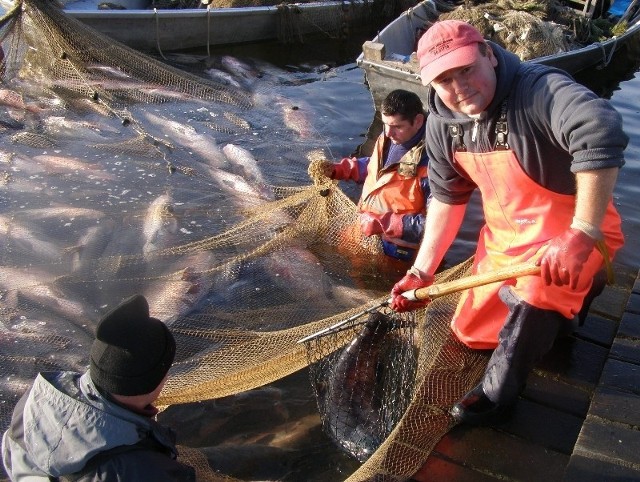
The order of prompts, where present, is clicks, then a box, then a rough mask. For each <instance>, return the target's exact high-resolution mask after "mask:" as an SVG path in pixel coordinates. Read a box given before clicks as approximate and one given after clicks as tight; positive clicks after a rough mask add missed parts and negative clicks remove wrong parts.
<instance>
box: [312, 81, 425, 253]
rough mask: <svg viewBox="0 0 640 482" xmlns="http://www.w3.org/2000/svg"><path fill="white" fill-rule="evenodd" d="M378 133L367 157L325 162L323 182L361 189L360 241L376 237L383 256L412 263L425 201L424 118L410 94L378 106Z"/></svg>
mask: <svg viewBox="0 0 640 482" xmlns="http://www.w3.org/2000/svg"><path fill="white" fill-rule="evenodd" d="M380 110H381V117H382V123H383V124H384V129H383V132H382V133H381V134H380V136H379V137H378V139H377V140H376V143H375V146H374V147H373V153H372V154H371V156H370V157H361V158H355V157H345V158H344V159H342V160H341V161H340V162H338V163H331V162H329V161H326V164H325V165H324V170H325V174H326V175H327V177H330V178H331V179H336V180H345V181H346V180H351V181H355V182H357V183H360V184H364V186H363V189H362V195H361V197H360V201H359V202H358V211H359V212H360V228H361V231H362V234H364V235H365V236H372V235H374V234H378V235H380V236H381V238H382V244H383V248H384V252H385V254H386V255H388V256H391V257H393V258H396V259H400V260H403V261H412V260H413V259H414V257H415V253H416V250H417V247H418V245H419V244H420V239H421V238H422V233H423V231H424V218H425V212H426V206H427V200H428V198H429V182H428V178H427V175H428V173H427V169H428V161H429V160H428V157H427V152H426V150H425V146H424V126H425V119H426V114H425V112H424V108H423V106H422V101H421V100H420V97H418V96H417V95H416V94H415V93H413V92H408V91H406V90H401V89H398V90H394V91H392V92H390V93H389V94H388V95H387V97H386V98H385V99H384V101H383V102H382V106H381V108H380Z"/></svg>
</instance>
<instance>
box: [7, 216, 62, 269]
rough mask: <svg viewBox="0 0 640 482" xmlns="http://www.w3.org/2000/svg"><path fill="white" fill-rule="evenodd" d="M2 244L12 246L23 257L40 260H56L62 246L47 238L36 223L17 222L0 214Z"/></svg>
mask: <svg viewBox="0 0 640 482" xmlns="http://www.w3.org/2000/svg"><path fill="white" fill-rule="evenodd" d="M2 238H4V243H3V244H4V245H5V247H6V246H13V249H17V250H19V251H20V253H21V255H22V256H24V257H30V258H33V259H36V260H41V261H50V262H51V261H58V260H59V259H60V256H61V255H62V248H61V247H60V246H58V245H56V244H55V243H53V242H51V241H49V240H47V236H46V235H45V234H44V233H42V232H40V230H39V229H38V228H37V226H36V225H30V224H29V223H23V222H19V221H17V220H15V219H12V218H10V217H9V216H6V215H0V239H2Z"/></svg>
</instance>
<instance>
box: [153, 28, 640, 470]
mask: <svg viewBox="0 0 640 482" xmlns="http://www.w3.org/2000/svg"><path fill="white" fill-rule="evenodd" d="M366 38H369V37H362V38H358V39H354V40H353V41H352V42H350V43H349V44H348V45H341V44H337V43H335V42H327V41H326V40H321V41H319V42H316V43H314V42H309V43H308V44H306V45H304V46H303V47H300V46H299V45H298V46H291V47H283V46H282V45H278V44H275V43H274V44H265V45H261V46H250V47H247V46H245V47H238V48H233V49H225V50H224V51H221V50H213V51H211V58H205V55H204V53H203V52H190V53H188V54H181V55H167V61H168V62H170V63H171V64H172V65H177V66H180V67H181V68H184V69H186V70H190V71H193V72H196V73H198V74H201V75H205V73H204V71H205V70H206V69H207V68H210V67H211V65H212V62H214V63H215V61H216V59H219V57H220V56H221V55H227V56H231V57H233V58H236V59H237V60H238V61H239V62H241V63H243V64H246V65H255V64H258V63H259V65H260V66H261V68H262V71H263V73H264V74H265V75H264V77H263V78H258V79H257V80H256V81H255V82H256V84H255V89H256V91H258V92H260V89H261V88H264V89H265V91H266V90H269V89H271V90H273V86H274V84H276V85H277V89H278V91H279V92H280V93H283V94H285V95H286V97H287V99H289V100H290V101H291V102H295V103H296V104H298V105H299V106H304V108H301V109H300V110H299V112H300V113H301V114H304V115H305V116H306V117H305V118H304V119H303V122H302V123H301V124H298V126H299V127H300V128H301V129H302V130H301V135H304V129H311V130H312V132H311V133H310V136H309V137H310V138H312V139H314V140H317V143H318V145H317V146H311V147H315V148H319V149H323V150H324V151H325V152H326V153H327V155H328V157H331V158H333V159H339V158H341V157H343V156H346V155H351V154H353V153H355V152H356V151H358V149H359V146H361V145H362V144H363V143H365V142H366V141H367V139H368V137H367V136H368V133H369V131H374V130H375V129H372V128H371V127H372V124H373V123H374V115H375V111H374V107H373V103H372V99H371V96H370V94H369V91H368V89H367V86H366V83H365V79H364V74H363V72H362V71H361V70H360V69H359V68H358V67H357V66H356V65H355V58H356V57H357V55H358V53H359V51H360V45H361V44H362V41H364V40H365V39H366ZM622 64H623V66H626V70H625V69H622V70H620V71H617V72H616V75H617V76H618V79H622V78H624V79H625V80H623V81H621V82H620V84H619V88H618V87H617V86H616V81H615V79H613V80H612V79H607V78H605V77H604V76H603V75H602V73H601V72H596V73H594V74H591V78H590V79H589V80H591V81H593V80H597V81H599V82H598V84H599V87H598V89H599V91H602V92H603V95H610V94H611V93H612V101H613V103H614V105H615V106H616V108H618V109H619V111H620V112H621V113H622V115H623V116H624V119H625V127H626V130H627V132H628V134H629V136H630V138H631V141H630V145H629V148H628V150H627V165H626V166H625V167H624V169H623V170H622V171H621V174H620V182H619V183H618V186H617V188H616V192H615V201H616V204H617V206H618V208H619V209H620V212H621V214H622V217H623V222H624V225H623V229H624V231H625V233H626V235H627V244H626V246H625V247H624V248H623V249H622V250H621V252H620V253H619V256H618V258H617V261H618V262H619V263H622V264H624V265H629V266H632V267H637V266H640V252H639V250H638V239H639V232H638V231H639V230H640V219H639V215H638V210H637V209H636V208H635V205H634V203H635V202H636V199H637V198H638V192H637V191H638V190H639V189H640V187H638V186H640V165H639V163H638V160H637V158H638V154H639V152H640V135H638V134H639V133H640V132H639V131H640V106H639V104H638V101H637V99H638V98H640V76H637V75H635V76H634V71H635V67H633V66H634V65H637V63H635V60H629V59H622ZM269 66H271V67H273V68H269ZM629 66H631V69H630V70H631V72H628V70H629ZM595 88H596V87H594V89H595ZM274 116H275V114H274ZM263 121H264V122H266V123H268V122H269V119H268V117H265V118H264V119H263ZM371 135H374V133H373V132H372V133H371ZM241 141H242V142H240V140H239V143H241V144H243V145H247V146H246V147H251V148H253V149H255V150H256V151H260V150H261V149H265V150H269V149H273V145H272V138H269V137H268V136H261V135H259V131H256V134H254V133H253V131H252V132H251V135H250V136H249V137H246V138H243V139H241ZM248 144H250V146H248ZM283 152H290V151H287V150H286V149H285V150H283ZM307 164H308V160H307V159H306V158H304V157H300V158H295V157H293V156H291V155H286V154H283V155H282V156H274V157H273V161H272V162H270V163H269V168H268V172H265V173H264V175H265V177H266V178H267V180H268V181H269V182H270V183H272V184H275V185H295V184H301V183H303V184H308V183H309V179H308V176H307V174H306V167H307ZM344 188H345V190H346V191H347V192H348V193H349V194H350V195H352V196H353V197H354V198H355V197H357V196H358V194H359V189H358V188H356V187H354V186H348V185H345V186H344ZM479 214H480V211H479V209H478V208H477V206H474V207H472V208H471V209H469V212H468V219H467V221H466V222H465V225H464V229H463V230H462V232H461V236H460V238H459V240H458V241H457V242H456V243H455V244H454V246H453V248H452V250H451V252H450V253H449V255H448V256H447V261H448V262H449V263H451V264H452V263H456V262H458V261H461V260H463V259H465V258H466V257H468V256H469V255H470V254H471V252H472V251H473V248H474V241H475V236H476V230H477V226H478V224H479V221H480V219H479ZM160 418H161V421H162V422H164V423H167V424H170V425H172V426H174V428H175V429H176V431H177V433H178V442H179V443H180V444H183V445H187V446H193V447H208V449H207V451H208V454H209V456H210V458H211V460H213V461H215V462H214V463H215V465H216V468H218V469H219V470H220V471H222V472H224V473H229V474H233V475H236V476H237V477H240V478H242V479H244V480H286V481H308V482H312V481H318V482H320V481H337V480H343V479H344V478H346V477H347V476H348V475H349V474H350V473H352V472H353V471H354V470H355V469H356V468H357V466H358V464H357V462H355V461H354V460H352V459H351V458H349V457H348V456H346V455H345V454H344V453H342V452H341V451H340V450H339V449H338V448H337V447H335V446H334V445H333V444H332V443H331V442H330V441H329V439H328V438H327V437H325V436H324V435H323V433H322V431H321V429H320V426H319V417H318V413H317V407H316V404H315V400H314V397H313V394H312V392H311V387H310V384H309V380H308V377H307V373H306V371H305V370H303V371H301V372H299V373H296V374H294V375H292V376H289V377H287V378H285V379H283V380H280V381H278V382H277V383H274V384H272V385H269V386H266V387H261V388H259V389H256V390H252V391H250V392H247V393H244V394H240V395H238V396H234V397H228V398H225V399H220V400H213V401H206V402H199V403H194V404H187V405H182V406H174V407H170V408H169V409H168V410H166V411H165V412H163V413H162V414H161V416H160Z"/></svg>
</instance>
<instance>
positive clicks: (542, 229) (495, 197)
mask: <svg viewBox="0 0 640 482" xmlns="http://www.w3.org/2000/svg"><path fill="white" fill-rule="evenodd" d="M454 158H455V162H457V163H458V164H459V165H460V166H461V167H462V168H463V169H464V171H466V173H467V174H468V176H469V177H470V178H471V179H472V180H473V181H474V182H475V183H476V184H477V186H478V188H479V189H480V192H481V194H482V204H483V210H484V217H485V225H484V226H483V227H482V229H481V231H480V236H479V240H478V246H477V249H476V254H475V260H474V266H473V272H474V273H485V272H489V271H492V270H495V269H498V268H501V267H504V266H508V265H513V264H516V263H521V262H524V261H535V260H537V259H538V258H539V257H540V256H541V255H542V253H544V251H545V248H546V246H547V245H548V243H549V241H550V240H551V239H552V238H554V237H556V236H558V235H560V234H561V233H562V232H563V231H565V230H566V229H568V228H569V226H570V224H571V221H572V218H573V214H574V211H575V196H573V195H565V194H558V193H555V192H552V191H549V190H548V189H545V188H544V187H542V186H540V185H539V184H537V183H536V182H534V181H533V180H531V179H530V178H529V176H527V174H526V173H525V172H524V171H523V170H522V167H521V166H520V163H519V162H518V160H517V158H516V156H515V154H514V153H513V151H511V150H496V151H493V152H489V153H470V152H456V153H455V154H454ZM601 230H602V233H603V234H604V242H605V244H606V246H607V248H608V251H609V255H610V256H611V257H613V255H614V253H615V252H616V251H617V250H618V249H619V248H620V247H621V246H622V245H623V243H624V239H623V235H622V231H621V220H620V216H619V215H618V213H617V211H616V210H615V208H614V206H613V203H612V202H611V201H610V202H609V205H608V207H607V211H606V215H605V218H604V221H603V223H602V226H601ZM603 262H604V260H603V257H602V255H601V254H600V252H599V251H598V250H594V251H593V253H592V254H591V256H590V257H589V259H588V260H587V262H586V263H585V265H584V267H583V270H582V274H581V276H580V280H579V283H578V286H577V288H576V289H575V290H571V289H570V288H569V287H568V286H556V285H551V286H546V285H545V283H544V281H543V280H542V278H541V277H539V276H523V277H520V278H517V279H515V280H509V281H505V282H500V283H492V284H489V285H486V286H484V287H477V288H473V289H471V290H468V291H466V292H465V293H463V295H462V298H461V299H460V302H459V304H458V307H457V310H456V313H455V315H454V317H453V319H452V322H451V328H452V330H453V331H454V333H455V334H456V336H457V337H458V338H459V339H460V340H461V341H462V342H463V343H464V344H466V345H467V346H469V347H471V348H477V349H493V348H495V347H496V345H497V343H498V333H499V332H500V330H501V328H502V327H503V325H504V324H505V320H506V318H507V315H508V313H509V310H508V308H507V306H506V305H505V304H504V303H503V302H502V301H501V300H500V298H499V297H498V291H499V290H500V288H501V287H502V286H504V285H510V286H511V289H512V291H513V293H514V294H515V295H517V296H518V297H519V298H521V299H522V300H524V301H525V302H526V303H528V304H530V305H531V306H533V307H535V308H539V309H542V310H550V311H555V312H557V313H560V314H561V315H562V316H564V317H565V318H567V319H572V318H573V317H574V316H575V315H576V314H577V313H578V312H579V311H580V309H581V307H582V303H583V300H584V298H585V296H586V295H587V293H588V292H589V289H590V288H591V285H592V282H593V277H594V276H595V275H596V273H597V272H598V271H599V270H600V269H601V268H602V266H603Z"/></svg>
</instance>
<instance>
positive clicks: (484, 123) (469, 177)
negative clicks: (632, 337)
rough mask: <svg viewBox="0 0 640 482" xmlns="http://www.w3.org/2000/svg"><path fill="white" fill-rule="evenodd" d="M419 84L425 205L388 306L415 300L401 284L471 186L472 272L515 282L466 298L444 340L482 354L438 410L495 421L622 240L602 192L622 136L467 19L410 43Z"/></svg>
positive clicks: (585, 95)
mask: <svg viewBox="0 0 640 482" xmlns="http://www.w3.org/2000/svg"><path fill="white" fill-rule="evenodd" d="M417 56H418V59H419V62H420V69H421V71H420V75H421V78H422V82H423V84H424V85H427V86H429V92H428V105H427V107H428V112H429V116H428V118H427V127H426V139H425V144H426V146H427V151H428V154H429V162H430V164H429V180H430V186H431V194H432V196H433V199H432V201H431V203H430V205H429V210H428V213H427V218H426V221H425V235H424V238H423V239H422V242H421V245H420V248H419V250H418V254H417V258H416V260H415V262H414V265H413V266H412V268H411V269H410V270H409V271H408V272H407V274H406V275H405V276H404V278H402V279H401V280H400V281H399V282H398V283H396V285H395V286H394V287H393V290H392V297H393V301H392V304H391V306H392V308H394V309H395V310H396V311H398V312H402V311H408V310H413V309H416V308H418V307H421V306H425V305H426V304H427V303H428V301H409V300H408V299H407V298H405V297H403V296H402V293H403V292H405V291H408V290H412V289H416V288H422V287H425V286H429V285H431V284H432V283H433V277H434V274H435V272H436V268H437V267H438V266H439V264H440V262H441V260H442V258H443V256H444V254H445V253H446V251H447V250H448V248H449V246H450V245H451V243H452V241H453V240H454V238H455V237H456V235H457V233H458V230H459V229H460V226H461V224H462V221H463V216H464V214H465V209H466V206H467V204H468V202H469V199H470V197H471V194H472V192H473V191H475V190H476V189H478V190H479V191H480V194H481V196H482V206H483V212H484V226H483V227H482V229H481V231H480V235H479V239H478V244H477V249H476V253H475V257H474V264H473V268H472V270H473V273H487V272H491V271H493V270H496V269H498V268H502V267H505V266H510V265H514V264H516V263H521V262H532V263H536V264H538V265H539V266H540V268H541V274H540V276H523V277H520V278H517V279H512V280H509V281H505V282H501V283H492V284H490V285H487V286H484V287H478V288H473V289H471V290H468V291H466V292H465V293H464V294H463V295H462V297H461V299H460V302H459V304H458V306H457V310H456V312H455V314H454V316H453V319H452V321H451V329H452V332H453V334H454V335H455V337H456V338H457V339H458V340H459V341H461V342H462V343H464V344H465V345H467V346H468V347H470V348H473V349H479V350H487V349H489V350H493V351H492V352H491V353H492V354H491V357H490V360H489V363H488V366H487V368H486V371H485V373H484V376H483V377H482V379H481V380H480V382H479V384H478V385H477V386H476V387H475V388H474V389H472V390H471V391H470V392H469V393H467V394H466V395H465V396H463V398H462V399H461V400H459V401H458V403H456V404H455V405H454V406H453V408H452V409H451V414H452V415H453V417H454V419H455V420H456V421H458V422H465V423H472V424H482V423H488V422H491V421H494V420H495V419H496V418H497V416H499V415H500V414H502V412H503V411H504V409H505V408H507V407H509V406H512V405H513V404H514V403H515V402H516V400H517V398H518V395H519V394H520V393H521V391H522V390H523V388H524V386H525V382H526V380H527V375H528V374H529V372H530V371H531V370H532V369H533V367H534V366H535V364H536V363H537V362H538V361H539V360H540V359H541V357H542V356H543V355H544V354H545V353H546V352H547V351H548V350H549V349H550V348H551V346H552V344H553V342H554V340H555V338H556V336H557V335H558V334H559V333H561V332H563V331H566V330H567V329H570V328H571V327H572V326H573V324H574V323H576V324H577V323H580V322H581V321H582V320H583V319H584V316H586V312H587V310H588V307H589V304H590V302H591V300H592V299H593V298H594V297H595V296H597V295H598V294H599V293H600V292H601V291H602V289H603V287H604V281H603V280H604V279H605V278H606V276H604V272H605V269H604V267H606V266H609V267H610V264H609V263H610V261H611V259H612V257H613V255H614V254H615V252H616V251H617V250H618V249H619V248H620V247H621V246H622V245H623V242H624V241H623V235H622V231H621V221H620V216H619V215H618V213H617V211H616V209H615V207H614V205H613V203H612V193H613V189H614V186H615V183H616V179H617V175H618V171H619V169H620V168H621V167H622V165H623V164H624V149H625V148H626V145H627V142H628V137H627V136H626V135H625V133H624V132H623V129H622V120H621V116H620V115H619V113H618V112H617V111H616V110H615V109H614V108H613V107H612V106H611V104H610V103H609V102H608V101H607V100H604V99H600V98H598V96H597V95H595V94H594V93H593V92H591V91H590V90H589V89H587V88H586V87H584V86H582V85H580V84H578V83H576V82H575V81H574V80H573V79H572V78H571V77H570V76H569V75H568V74H567V73H566V72H564V71H561V70H558V69H555V68H551V67H547V66H543V65H540V64H535V63H528V62H521V61H520V59H519V58H518V57H517V56H516V55H514V54H513V53H510V52H508V51H506V50H505V49H503V48H501V47H500V46H498V45H497V44H495V43H493V42H490V41H486V40H485V39H484V38H483V36H482V35H481V34H480V32H479V31H478V30H476V29H475V28H474V27H472V26H471V25H470V24H468V23H466V22H462V21H458V20H445V21H440V22H437V23H435V24H434V25H433V26H432V27H431V28H429V29H428V30H427V31H426V33H425V34H424V35H423V36H422V37H421V38H420V40H419V42H418V49H417Z"/></svg>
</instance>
